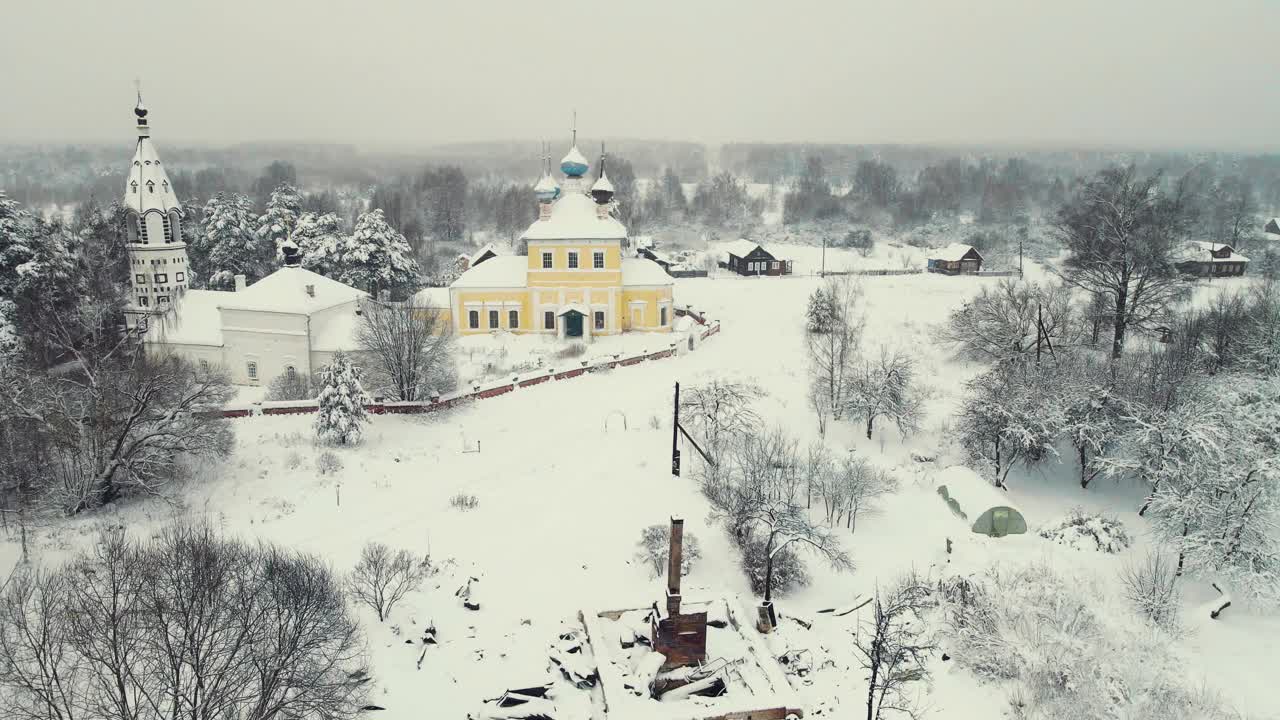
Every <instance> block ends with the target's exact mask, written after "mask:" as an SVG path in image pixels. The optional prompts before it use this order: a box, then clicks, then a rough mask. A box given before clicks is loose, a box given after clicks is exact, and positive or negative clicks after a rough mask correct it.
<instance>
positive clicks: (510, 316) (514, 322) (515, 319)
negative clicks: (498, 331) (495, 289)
mask: <svg viewBox="0 0 1280 720" xmlns="http://www.w3.org/2000/svg"><path fill="white" fill-rule="evenodd" d="M507 327H509V328H511V329H512V330H514V329H516V328H518V327H520V311H519V310H508V311H507Z"/></svg>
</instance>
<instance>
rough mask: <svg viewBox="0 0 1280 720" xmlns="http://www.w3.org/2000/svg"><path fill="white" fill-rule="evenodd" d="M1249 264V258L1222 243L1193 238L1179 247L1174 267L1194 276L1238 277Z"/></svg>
mask: <svg viewBox="0 0 1280 720" xmlns="http://www.w3.org/2000/svg"><path fill="white" fill-rule="evenodd" d="M1248 266H1249V258H1247V257H1245V256H1244V255H1241V254H1240V253H1238V252H1236V251H1235V248H1233V247H1231V246H1230V245H1226V244H1224V243H1211V242H1203V241H1200V240H1195V241H1192V242H1189V243H1187V244H1186V245H1184V246H1182V247H1181V248H1179V251H1178V254H1177V257H1176V259H1175V261H1174V267H1176V268H1178V272H1180V273H1183V274H1184V275H1194V276H1196V277H1238V276H1240V275H1243V274H1244V271H1245V268H1247V267H1248Z"/></svg>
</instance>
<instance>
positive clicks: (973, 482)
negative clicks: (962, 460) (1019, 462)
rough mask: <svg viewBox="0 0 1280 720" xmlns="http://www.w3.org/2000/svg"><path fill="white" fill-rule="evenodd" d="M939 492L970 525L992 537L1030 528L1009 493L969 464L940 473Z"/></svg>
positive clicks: (949, 505) (956, 513)
mask: <svg viewBox="0 0 1280 720" xmlns="http://www.w3.org/2000/svg"><path fill="white" fill-rule="evenodd" d="M938 495H940V496H941V497H942V501H943V502H945V503H946V504H947V506H948V507H949V508H951V512H952V513H954V514H955V515H956V517H959V518H960V519H961V520H964V521H965V522H966V523H968V525H969V529H970V530H972V531H974V532H976V533H978V534H980V535H990V536H991V537H1004V536H1005V535H1019V534H1022V533H1025V532H1026V531H1027V521H1026V519H1025V518H1023V517H1022V513H1021V512H1019V511H1018V510H1017V508H1014V507H1013V506H1012V505H1010V504H1009V497H1008V495H1007V493H1006V492H1005V491H1003V490H1000V489H999V488H997V487H995V486H994V485H992V484H991V483H989V482H987V481H986V480H984V479H982V478H981V477H979V476H978V474H977V473H975V472H974V471H972V470H970V469H969V468H967V467H963V466H960V465H955V466H952V467H949V468H947V469H946V470H943V471H942V472H941V473H939V474H938Z"/></svg>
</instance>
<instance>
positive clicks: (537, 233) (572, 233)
mask: <svg viewBox="0 0 1280 720" xmlns="http://www.w3.org/2000/svg"><path fill="white" fill-rule="evenodd" d="M626 236H627V228H626V226H625V225H623V224H622V223H620V222H618V220H617V219H616V218H614V217H613V216H605V217H600V216H599V214H598V213H597V211H596V204H595V203H594V202H592V200H591V198H589V197H587V196H586V195H583V194H582V193H579V192H568V193H565V194H564V195H563V196H562V197H561V198H560V199H559V200H556V201H555V203H553V204H552V206H551V216H550V217H548V218H547V219H546V220H541V219H539V220H534V221H533V224H532V225H530V226H529V229H528V230H525V231H524V236H523V237H524V239H525V240H622V239H623V238H625V237H626ZM486 264H487V263H486Z"/></svg>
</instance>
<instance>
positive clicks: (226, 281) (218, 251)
mask: <svg viewBox="0 0 1280 720" xmlns="http://www.w3.org/2000/svg"><path fill="white" fill-rule="evenodd" d="M203 224H204V235H203V236H201V237H197V238H195V239H194V240H193V242H192V243H191V253H190V255H191V264H192V266H193V268H194V269H195V271H196V274H197V277H203V278H205V284H206V285H208V287H211V288H216V289H219V290H229V289H231V288H233V287H234V286H235V276H236V275H244V276H246V277H247V278H248V280H249V282H253V281H255V280H258V279H259V278H261V277H263V276H264V275H266V274H267V272H268V271H269V269H270V264H271V263H270V259H271V256H272V253H274V252H275V248H274V247H272V246H270V245H269V243H267V242H265V241H263V240H261V239H260V238H259V236H258V233H257V232H256V226H257V222H256V219H255V218H254V215H253V206H252V204H251V203H250V201H249V198H248V197H246V196H244V195H233V194H230V193H225V192H220V193H218V194H217V195H215V196H214V197H213V198H212V199H210V200H209V202H208V203H207V204H206V205H205V207H204V223H203Z"/></svg>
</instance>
